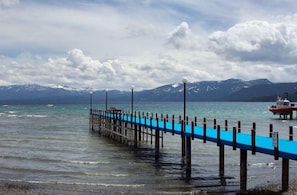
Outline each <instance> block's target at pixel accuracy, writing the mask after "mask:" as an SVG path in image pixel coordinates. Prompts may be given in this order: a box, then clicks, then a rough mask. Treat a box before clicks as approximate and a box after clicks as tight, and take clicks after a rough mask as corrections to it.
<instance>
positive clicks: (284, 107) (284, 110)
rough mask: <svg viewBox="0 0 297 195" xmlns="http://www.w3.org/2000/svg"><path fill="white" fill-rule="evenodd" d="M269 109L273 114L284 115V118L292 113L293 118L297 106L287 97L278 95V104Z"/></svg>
mask: <svg viewBox="0 0 297 195" xmlns="http://www.w3.org/2000/svg"><path fill="white" fill-rule="evenodd" d="M269 111H270V112H272V113H273V114H278V115H280V116H281V115H283V116H284V118H287V115H290V118H292V116H293V111H297V107H296V106H295V105H294V104H290V100H288V99H287V98H285V99H283V98H281V97H278V98H277V101H276V104H275V105H273V106H271V107H270V108H269Z"/></svg>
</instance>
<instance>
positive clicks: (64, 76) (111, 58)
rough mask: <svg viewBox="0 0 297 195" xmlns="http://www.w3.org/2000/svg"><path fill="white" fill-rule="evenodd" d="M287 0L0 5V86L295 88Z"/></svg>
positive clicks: (296, 24)
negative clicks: (217, 83)
mask: <svg viewBox="0 0 297 195" xmlns="http://www.w3.org/2000/svg"><path fill="white" fill-rule="evenodd" d="M295 10H297V2H296V1H294V0H284V1H277V0H270V1H263V0H262V1H258V0H257V1H256V0H250V1H248V0H242V1H229V0H212V1H202V0H196V1H193V0H170V1H169V0H159V1H154V0H113V1H103V0H89V1H87V0H84V1H82V0H76V1H72V0H62V1H61V0H59V1H58V0H52V1H41V0H40V1H37V0H0V41H1V44H0V69H1V72H0V85H11V84H28V83H36V84H41V85H46V86H57V85H65V86H70V87H75V88H84V87H87V88H94V89H106V88H108V89H121V90H129V89H130V88H131V85H133V86H134V87H135V90H142V89H150V88H154V87H157V86H160V85H164V84H169V83H172V84H174V83H180V82H181V80H182V78H187V79H188V80H189V82H195V81H206V80H225V79H229V78H238V79H242V80H251V79H259V78H268V79H269V80H271V81H273V82H296V75H297V74H296V73H297V11H295Z"/></svg>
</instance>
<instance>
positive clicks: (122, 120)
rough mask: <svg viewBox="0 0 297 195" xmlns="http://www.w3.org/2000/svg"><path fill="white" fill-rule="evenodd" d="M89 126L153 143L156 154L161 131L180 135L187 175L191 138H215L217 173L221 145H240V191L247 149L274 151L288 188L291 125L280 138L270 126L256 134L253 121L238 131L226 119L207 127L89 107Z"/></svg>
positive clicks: (132, 141)
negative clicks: (266, 131) (265, 132)
mask: <svg viewBox="0 0 297 195" xmlns="http://www.w3.org/2000/svg"><path fill="white" fill-rule="evenodd" d="M90 129H91V130H92V131H95V132H98V133H99V134H101V135H105V136H107V137H109V138H112V139H115V140H117V141H120V142H122V143H126V144H129V145H133V146H134V147H135V148H137V147H138V146H139V145H140V144H143V143H148V142H150V143H151V144H153V143H154V145H155V158H159V152H160V150H159V148H160V141H161V142H162V144H161V145H162V147H163V133H171V134H172V135H180V136H181V140H182V141H181V143H182V144H181V153H182V158H183V159H184V160H185V163H186V173H187V176H189V177H190V175H191V141H192V140H194V139H200V140H203V142H204V143H206V142H214V143H216V144H217V146H218V147H219V173H220V175H221V176H223V175H224V172H225V171H224V146H231V147H232V149H233V150H236V149H240V191H242V192H244V191H246V187H247V151H251V154H252V155H255V154H256V153H257V152H258V153H263V154H268V155H273V156H274V159H275V160H278V159H279V158H282V190H283V191H286V190H288V184H289V160H297V150H296V148H297V142H296V141H293V128H292V127H290V129H289V132H290V135H289V139H287V140H286V139H280V138H279V137H278V132H273V127H272V125H270V127H269V136H261V135H256V124H255V123H253V125H252V128H251V131H250V133H243V132H241V124H240V122H238V125H237V127H233V128H232V130H229V129H228V122H227V121H225V126H224V128H222V129H221V126H220V125H218V124H217V122H216V120H214V125H213V126H212V127H207V124H206V119H205V118H204V119H203V123H202V125H198V122H197V118H196V117H195V118H194V120H193V121H189V120H188V118H186V120H182V119H181V117H178V118H175V116H174V115H172V116H171V117H169V116H168V115H161V116H160V117H159V116H158V115H157V114H155V115H153V114H148V113H146V114H144V113H140V112H138V115H137V114H136V113H133V114H132V113H124V112H122V111H120V110H116V109H111V110H95V109H91V110H90Z"/></svg>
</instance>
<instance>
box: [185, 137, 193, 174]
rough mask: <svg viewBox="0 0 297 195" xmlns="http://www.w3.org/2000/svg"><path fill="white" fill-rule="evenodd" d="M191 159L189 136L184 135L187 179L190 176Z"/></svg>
mask: <svg viewBox="0 0 297 195" xmlns="http://www.w3.org/2000/svg"><path fill="white" fill-rule="evenodd" d="M191 159H192V154H191V137H190V136H186V175H187V178H188V179H189V178H190V177H191V167H192V165H191V164H192V163H191V161H192V160H191Z"/></svg>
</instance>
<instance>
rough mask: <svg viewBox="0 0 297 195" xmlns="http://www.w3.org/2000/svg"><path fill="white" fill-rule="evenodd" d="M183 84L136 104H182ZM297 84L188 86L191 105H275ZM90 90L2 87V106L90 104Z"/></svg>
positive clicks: (100, 95)
mask: <svg viewBox="0 0 297 195" xmlns="http://www.w3.org/2000/svg"><path fill="white" fill-rule="evenodd" d="M183 91H184V85H183V83H176V84H168V85H164V86H160V87H157V88H155V89H151V90H143V91H135V92H134V100H135V101H182V100H183ZM296 92H297V83H272V82H270V81H269V80H267V79H258V80H251V81H243V80H239V79H229V80H224V81H201V82H188V83H186V94H187V101H274V100H275V99H276V96H278V95H279V96H283V95H284V94H289V96H290V99H291V100H292V101H295V100H296V98H297V94H296ZM105 93H106V92H105V90H101V91H93V97H94V98H93V99H94V102H104V101H105ZM130 99H131V91H120V90H110V91H108V100H109V101H112V102H115V101H122V102H128V101H130ZM89 100H90V89H88V88H86V89H80V90H77V89H73V88H70V87H65V86H54V87H45V86H40V85H36V84H27V85H11V86H0V103H1V104H10V103H36V104H37V103H88V102H89Z"/></svg>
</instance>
